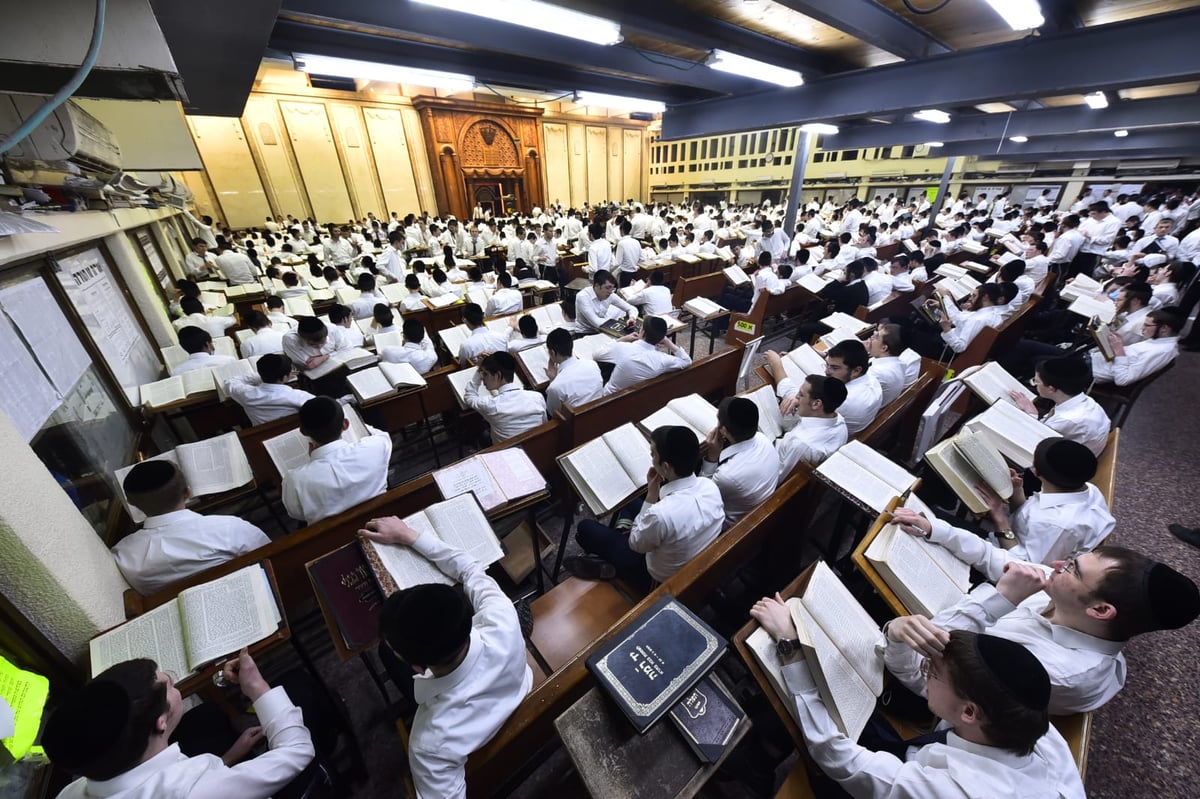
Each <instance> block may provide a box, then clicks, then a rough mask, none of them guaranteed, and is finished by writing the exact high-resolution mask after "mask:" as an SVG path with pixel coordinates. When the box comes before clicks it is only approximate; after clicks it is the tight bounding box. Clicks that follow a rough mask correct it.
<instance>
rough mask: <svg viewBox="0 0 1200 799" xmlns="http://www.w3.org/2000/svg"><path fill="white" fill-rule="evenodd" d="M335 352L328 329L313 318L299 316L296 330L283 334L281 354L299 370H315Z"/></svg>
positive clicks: (334, 344)
mask: <svg viewBox="0 0 1200 799" xmlns="http://www.w3.org/2000/svg"><path fill="white" fill-rule="evenodd" d="M337 350H338V345H337V342H336V341H335V340H334V338H333V337H332V336H331V335H329V328H328V327H326V326H325V323H324V322H322V321H321V320H320V319H318V318H317V317H315V316H301V317H300V318H299V319H298V320H297V325H296V329H295V330H292V331H288V332H287V333H284V334H283V354H284V355H286V356H287V357H288V358H289V359H290V360H291V362H292V363H294V364H296V366H297V367H298V368H300V369H316V368H317V367H318V366H320V365H321V364H323V363H325V361H327V360H329V356H330V355H331V354H333V353H334V352H336V351H337Z"/></svg>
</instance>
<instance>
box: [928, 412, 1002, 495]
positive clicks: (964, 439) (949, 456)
mask: <svg viewBox="0 0 1200 799" xmlns="http://www.w3.org/2000/svg"><path fill="white" fill-rule="evenodd" d="M925 460H926V461H927V462H928V463H929V465H930V466H932V467H933V469H934V471H936V472H937V473H938V474H939V475H940V476H941V478H942V479H943V480H945V481H946V484H947V485H948V486H950V488H951V489H953V490H954V493H955V494H957V495H958V498H959V499H961V500H962V501H963V504H965V505H966V506H967V507H968V508H969V509H970V510H971V512H972V513H987V511H988V504H987V500H986V499H985V497H984V495H983V493H982V492H980V490H979V489H978V488H977V486H979V485H986V486H987V487H988V488H990V489H992V490H993V491H995V492H996V493H997V494H999V495H1000V498H1001V499H1008V498H1009V497H1011V496H1012V480H1010V479H1009V475H1008V464H1007V463H1005V461H1004V458H1003V457H1002V456H1001V455H1000V452H999V450H997V449H996V448H995V447H993V446H992V445H991V444H990V443H988V441H987V440H986V439H985V438H984V437H983V436H982V435H978V434H976V433H973V432H971V430H970V429H964V430H962V431H961V432H959V434H958V435H956V436H952V437H951V438H948V439H946V440H945V441H943V442H941V443H939V444H935V445H934V446H932V447H930V448H929V451H928V452H926V453H925Z"/></svg>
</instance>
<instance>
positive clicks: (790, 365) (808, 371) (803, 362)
mask: <svg viewBox="0 0 1200 799" xmlns="http://www.w3.org/2000/svg"><path fill="white" fill-rule="evenodd" d="M783 368H784V369H785V370H787V375H788V377H790V378H792V380H795V381H796V382H798V383H802V382H804V378H806V377H808V376H809V375H823V374H825V359H824V358H822V357H821V354H820V353H819V352H817V351H816V350H814V349H813V348H812V345H811V344H802V345H801V346H799V347H797V348H796V349H794V350H792V351H791V352H789V353H788V354H787V355H785V356H784V358H783Z"/></svg>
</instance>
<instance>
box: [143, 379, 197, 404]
mask: <svg viewBox="0 0 1200 799" xmlns="http://www.w3.org/2000/svg"><path fill="white" fill-rule="evenodd" d="M185 374H186V373H185ZM185 399H187V391H186V390H185V389H184V387H183V377H182V376H181V375H176V376H175V377H168V378H166V379H165V380H159V381H158V382H155V383H147V384H146V385H144V386H142V404H143V405H145V406H146V407H147V408H162V407H164V406H166V405H170V404H171V403H173V402H182V401H183V400H185Z"/></svg>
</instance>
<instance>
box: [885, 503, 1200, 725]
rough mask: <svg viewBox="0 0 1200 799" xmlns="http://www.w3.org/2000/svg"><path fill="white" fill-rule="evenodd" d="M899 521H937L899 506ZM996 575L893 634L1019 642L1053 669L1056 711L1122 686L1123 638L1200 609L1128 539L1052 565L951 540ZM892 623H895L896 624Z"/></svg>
mask: <svg viewBox="0 0 1200 799" xmlns="http://www.w3.org/2000/svg"><path fill="white" fill-rule="evenodd" d="M895 521H896V522H897V523H898V524H900V529H901V530H903V531H905V532H907V533H909V534H910V535H921V536H923V535H927V534H928V533H929V531H930V530H931V529H932V526H933V523H931V521H930V520H928V519H926V518H925V517H923V516H921V515H919V514H917V513H915V512H913V511H911V510H908V509H906V508H900V509H898V510H897V512H896V516H895ZM946 546H947V547H948V548H950V549H951V551H952V552H953V553H954V554H955V555H956V556H957V557H958V558H959V559H961V560H962V561H964V562H965V563H969V564H971V565H972V566H973V567H974V568H976V569H979V570H980V571H982V572H983V573H984V574H985V575H986V576H987V577H988V578H989V579H990V580H993V581H994V582H995V585H992V584H991V583H984V584H982V585H980V586H978V587H976V588H975V589H974V590H973V591H971V593H969V594H967V595H966V596H964V597H963V599H962V600H961V601H959V602H958V604H956V605H954V606H953V607H950V608H947V609H946V610H943V611H942V612H941V613H938V614H937V615H936V616H934V617H933V618H932V619H927V618H925V617H924V616H907V617H903V618H900V619H896V620H893V621H892V622H890V623H889V631H890V632H891V633H893V634H895V635H896V637H897V638H901V639H909V640H916V639H919V638H921V637H924V638H927V639H928V638H935V637H938V636H939V635H941V634H943V631H946V630H969V631H971V632H980V633H982V632H986V633H989V634H991V635H998V636H1000V637H1001V638H1007V639H1009V640H1011V641H1016V642H1017V643H1019V644H1022V645H1023V646H1026V647H1028V648H1029V650H1030V651H1031V652H1032V653H1033V654H1034V655H1036V656H1037V658H1038V660H1040V661H1041V662H1042V664H1043V665H1044V666H1045V667H1046V671H1047V672H1049V674H1050V712H1051V713H1055V714H1066V713H1083V712H1086V711H1089V710H1095V709H1096V708H1098V707H1101V706H1102V705H1104V704H1105V703H1106V702H1108V700H1110V699H1112V698H1113V697H1114V696H1115V695H1116V694H1117V692H1118V691H1120V690H1121V687H1122V686H1123V685H1124V684H1125V674H1126V665H1125V656H1124V655H1123V654H1121V650H1122V649H1124V647H1125V644H1126V643H1128V641H1129V640H1130V639H1131V638H1133V637H1134V636H1137V635H1141V634H1143V633H1148V632H1154V631H1156V630H1177V629H1179V628H1180V627H1183V626H1185V625H1187V624H1190V623H1191V622H1192V621H1193V620H1194V619H1195V618H1196V616H1197V614H1200V592H1197V589H1196V584H1195V583H1193V582H1192V581H1191V580H1190V579H1188V578H1187V577H1185V576H1184V575H1182V574H1180V573H1179V572H1177V571H1175V570H1174V569H1172V568H1170V567H1169V566H1167V565H1166V564H1163V563H1156V562H1155V561H1153V560H1151V559H1150V558H1147V557H1145V556H1144V555H1141V554H1139V553H1137V552H1134V551H1132V550H1129V549H1125V548H1123V547H1116V546H1101V547H1097V548H1096V549H1094V550H1092V551H1091V552H1087V553H1084V554H1081V555H1077V556H1075V557H1074V558H1072V559H1070V560H1067V561H1056V562H1055V564H1054V570H1053V571H1052V572H1049V573H1047V571H1046V569H1045V568H1044V567H1041V566H1035V565H1032V564H1028V563H1021V562H1019V561H1015V560H1013V559H1012V558H1011V556H1010V555H1009V554H1008V553H1007V552H1004V551H1002V550H997V549H996V548H994V547H990V546H988V544H987V542H985V541H983V540H982V539H979V538H975V537H973V536H972V537H969V538H962V539H954V540H952V541H950V542H948V543H947V544H946ZM893 628H895V629H893Z"/></svg>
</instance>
